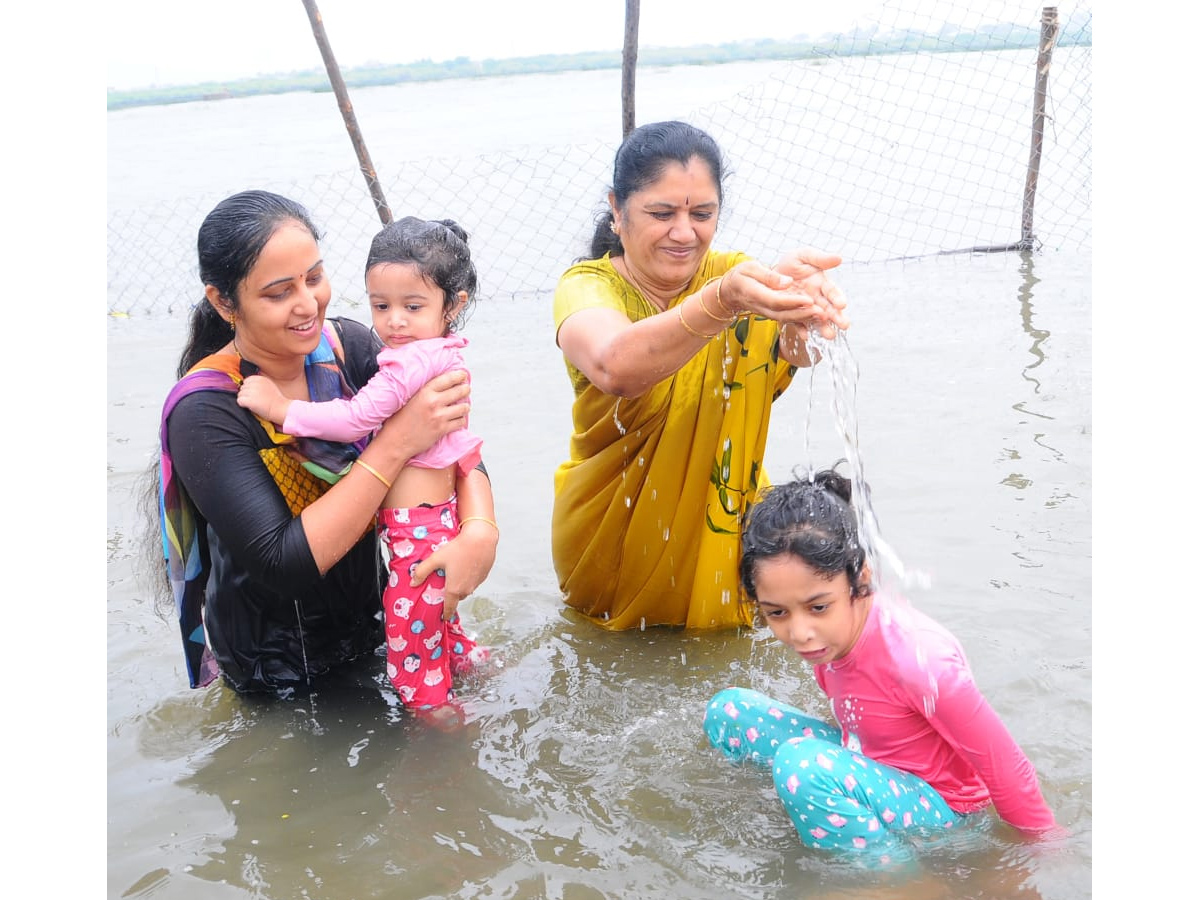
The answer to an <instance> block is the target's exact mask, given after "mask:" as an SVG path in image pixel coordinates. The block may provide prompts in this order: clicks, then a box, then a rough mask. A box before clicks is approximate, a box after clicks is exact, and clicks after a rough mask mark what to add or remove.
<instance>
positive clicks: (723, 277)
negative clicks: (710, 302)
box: [717, 272, 738, 319]
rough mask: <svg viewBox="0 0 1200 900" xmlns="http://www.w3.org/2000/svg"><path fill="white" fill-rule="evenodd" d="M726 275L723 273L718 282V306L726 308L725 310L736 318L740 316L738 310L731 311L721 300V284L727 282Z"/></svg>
mask: <svg viewBox="0 0 1200 900" xmlns="http://www.w3.org/2000/svg"><path fill="white" fill-rule="evenodd" d="M728 274H729V273H728V272H726V273H725V275H728ZM725 275H722V276H721V280H720V281H718V282H717V306H718V307H720V308H721V309H723V310H725V312H727V313H728V314H729V315H731V316H732V317H733V318H735V319H736V318H737V317H738V313H737V312H736V311H731V310H730V309H729V307H728V306H726V305H725V304H724V303H722V302H721V285H722V284H724V282H725Z"/></svg>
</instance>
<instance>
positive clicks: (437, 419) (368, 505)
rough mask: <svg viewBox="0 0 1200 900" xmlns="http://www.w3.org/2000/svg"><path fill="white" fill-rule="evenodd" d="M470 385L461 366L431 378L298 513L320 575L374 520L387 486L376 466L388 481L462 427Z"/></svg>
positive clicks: (343, 553) (467, 405)
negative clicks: (345, 470) (353, 462)
mask: <svg viewBox="0 0 1200 900" xmlns="http://www.w3.org/2000/svg"><path fill="white" fill-rule="evenodd" d="M470 390H471V389H470V386H469V384H468V383H467V373H466V372H465V371H463V370H457V371H453V372H447V373H445V374H443V375H439V376H437V377H436V378H433V379H431V380H430V381H429V383H428V384H426V385H425V386H424V387H423V388H421V390H419V391H418V392H417V393H416V394H414V395H413V397H412V399H411V400H409V402H408V403H406V404H405V405H404V406H403V407H402V408H401V409H400V410H399V412H397V413H396V414H395V415H394V416H392V417H391V418H390V419H388V420H387V421H386V422H385V423H384V424H383V427H382V428H380V430H379V433H378V434H377V435H376V436H375V438H374V439H373V440H372V441H371V443H370V444H368V445H367V448H366V449H365V450H363V452H362V454H361V456H360V457H359V458H360V459H361V460H362V461H363V463H365V465H361V466H360V465H356V466H352V467H351V470H350V472H349V473H348V474H347V475H345V476H344V477H343V478H342V479H341V480H340V481H338V483H337V484H335V485H334V486H333V487H331V488H330V489H329V490H328V491H327V492H326V493H325V494H324V495H323V496H322V497H321V498H320V499H318V500H317V501H316V502H314V503H312V504H311V505H310V506H308V507H307V508H306V509H305V510H304V511H303V512H302V513H301V514H300V519H301V521H302V522H303V524H304V533H305V535H306V537H307V539H308V546H309V549H310V550H311V551H312V557H313V560H314V561H315V562H316V564H317V568H318V569H319V570H320V572H321V574H322V575H323V574H325V573H326V572H328V571H329V569H330V568H332V566H333V565H334V564H335V563H336V562H337V561H338V560H339V559H341V558H342V557H343V556H345V555H346V552H347V551H348V550H349V549H350V548H351V547H353V546H354V545H355V544H356V543H357V542H358V539H359V537H360V536H361V535H362V533H363V531H364V530H366V528H367V526H368V525H370V524H371V522H372V521H373V520H374V518H375V511H376V510H377V509H378V508H379V504H380V503H382V502H383V498H384V496H385V495H386V494H387V491H388V486H387V485H385V484H384V482H383V481H382V480H381V479H380V477H379V476H377V475H376V474H375V472H378V473H380V475H382V477H383V478H385V479H386V480H387V481H388V482H389V483H390V482H392V481H394V480H395V478H396V476H397V475H398V474H399V473H400V470H401V469H402V468H403V467H404V464H405V463H407V462H408V461H409V460H410V459H411V458H412V457H414V456H416V455H417V454H418V453H420V452H421V451H423V450H427V449H428V448H429V447H430V446H432V445H433V443H434V442H435V441H436V440H437V439H438V438H440V437H443V436H444V435H447V434H449V433H450V432H452V431H457V430H458V429H459V428H463V427H464V426H465V425H466V422H467V413H468V411H469V409H470V403H469V402H468V398H469V396H470ZM368 467H369V468H368ZM372 469H374V470H375V472H372V471H371V470H372Z"/></svg>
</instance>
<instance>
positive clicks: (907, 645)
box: [813, 593, 1056, 833]
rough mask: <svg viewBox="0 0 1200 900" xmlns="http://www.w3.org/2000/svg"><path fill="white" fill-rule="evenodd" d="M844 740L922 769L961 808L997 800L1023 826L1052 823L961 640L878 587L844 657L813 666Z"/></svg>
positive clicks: (1034, 828) (1034, 829)
mask: <svg viewBox="0 0 1200 900" xmlns="http://www.w3.org/2000/svg"><path fill="white" fill-rule="evenodd" d="M813 675H815V676H816V680H817V684H818V685H820V687H821V690H823V691H824V692H825V693H826V694H827V695H828V696H829V699H830V703H831V705H832V708H833V713H834V716H836V718H837V721H838V724H839V725H840V726H841V728H842V743H843V745H844V746H846V747H849V748H851V749H854V750H857V751H858V752H861V753H862V754H863V755H864V756H868V757H870V758H871V759H874V760H876V761H877V762H881V763H886V764H887V765H890V766H893V767H895V768H897V769H902V770H904V771H905V772H911V773H913V774H914V775H917V776H918V777H920V778H922V779H924V780H925V781H926V782H927V783H928V784H929V785H930V786H931V787H933V788H934V789H935V790H936V791H937V792H938V793H939V794H941V795H942V797H943V798H944V799H945V800H946V803H947V804H948V805H949V806H950V808H951V809H954V810H956V811H957V812H961V813H969V812H975V811H976V810H979V809H983V808H984V807H986V806H987V805H988V803H989V802H991V803H994V804H995V806H996V812H997V813H999V815H1000V817H1001V818H1002V819H1003V820H1004V821H1006V822H1008V823H1009V824H1010V825H1012V826H1014V827H1015V828H1018V829H1020V830H1022V831H1026V832H1031V833H1038V832H1044V831H1049V830H1051V829H1053V828H1055V827H1056V826H1055V822H1054V814H1053V813H1052V812H1051V811H1050V808H1049V807H1048V806H1047V805H1046V801H1045V800H1044V799H1043V797H1042V792H1041V789H1040V787H1039V786H1038V780H1037V773H1036V772H1035V771H1034V768H1033V765H1032V764H1031V763H1030V762H1029V759H1028V758H1027V757H1026V756H1025V754H1024V752H1023V751H1022V750H1021V748H1020V747H1019V746H1018V745H1017V743H1016V741H1015V740H1013V737H1012V735H1011V734H1009V731H1008V729H1007V728H1006V727H1005V726H1004V723H1003V722H1001V720H1000V717H999V716H998V715H997V714H996V712H995V710H993V709H992V707H991V706H990V705H989V704H988V702H987V700H985V699H984V697H983V695H982V694H981V693H980V692H979V689H978V687H977V686H976V684H975V679H974V678H973V677H972V675H971V670H970V667H969V666H968V664H967V659H966V654H965V653H964V652H963V649H962V646H961V645H960V644H959V642H958V640H957V639H955V637H954V636H953V635H952V634H950V632H949V631H947V630H946V629H945V628H943V627H942V626H941V625H939V624H938V623H937V622H935V621H933V620H932V619H930V618H929V617H928V616H926V615H924V614H923V613H921V612H919V611H918V610H916V609H913V608H912V607H911V606H909V605H908V604H907V603H906V602H904V601H901V600H893V599H889V598H888V597H886V596H885V595H882V594H879V593H877V594H876V595H875V600H874V603H873V604H872V607H871V611H870V613H869V614H868V617H867V622H866V624H865V625H864V626H863V631H862V634H861V636H860V637H859V639H858V642H857V643H856V644H855V645H854V648H853V649H852V650H851V651H850V652H849V653H848V654H847V655H846V656H844V657H843V658H842V659H839V660H837V661H835V662H832V663H822V664H819V665H815V666H813Z"/></svg>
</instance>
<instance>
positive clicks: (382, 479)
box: [354, 457, 392, 491]
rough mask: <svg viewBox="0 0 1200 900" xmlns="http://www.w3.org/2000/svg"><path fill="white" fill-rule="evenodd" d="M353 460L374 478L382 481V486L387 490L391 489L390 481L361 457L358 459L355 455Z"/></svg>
mask: <svg viewBox="0 0 1200 900" xmlns="http://www.w3.org/2000/svg"><path fill="white" fill-rule="evenodd" d="M354 461H355V462H356V463H358V464H359V465H360V466H362V467H363V468H364V469H366V470H367V471H368V472H370V473H371V474H372V475H374V476H375V477H376V478H378V479H379V480H380V481H381V482H383V486H384V487H385V488H387V489H388V490H389V491H390V490H391V489H392V483H391V482H390V481H388V480H387V479H386V478H384V477H383V476H382V475H381V474H380V473H379V471H378V470H377V469H374V468H372V467H371V466H368V465H367V464H366V463H365V462H363V461H362V460H361V459H358V458H357V457H355V459H354Z"/></svg>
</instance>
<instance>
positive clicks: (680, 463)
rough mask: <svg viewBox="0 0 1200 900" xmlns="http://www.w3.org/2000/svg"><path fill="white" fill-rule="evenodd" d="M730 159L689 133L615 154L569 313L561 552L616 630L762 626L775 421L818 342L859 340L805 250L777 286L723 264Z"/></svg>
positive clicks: (791, 257)
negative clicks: (842, 331)
mask: <svg viewBox="0 0 1200 900" xmlns="http://www.w3.org/2000/svg"><path fill="white" fill-rule="evenodd" d="M722 169H723V166H722V162H721V156H720V151H719V149H718V148H717V146H716V144H715V142H714V141H713V140H712V138H711V137H710V136H709V135H708V134H706V133H705V132H703V131H701V130H699V129H697V128H694V127H692V126H690V125H687V124H685V123H682V122H659V123H654V124H651V125H644V126H642V127H640V128H638V129H635V130H634V131H633V132H632V133H631V134H630V135H629V136H628V137H627V138H626V140H625V141H624V142H623V143H622V145H621V147H620V148H619V149H618V151H617V156H616V161H615V163H614V167H613V170H614V171H613V189H612V191H611V192H610V193H609V198H608V199H609V208H608V211H607V213H606V215H605V216H603V217H602V218H601V220H600V221H599V222H598V223H597V229H596V235H595V237H594V238H593V241H592V253H591V257H592V258H590V259H587V260H584V261H580V262H578V263H576V264H575V265H573V266H571V267H570V268H569V269H568V270H567V271H566V272H565V273H564V274H563V276H562V278H561V279H560V280H559V284H558V287H557V289H556V291H555V297H554V319H555V325H556V327H557V329H558V331H557V340H558V345H559V347H560V348H561V350H562V352H563V357H564V360H565V362H566V367H567V372H568V374H569V376H570V378H571V383H572V386H573V388H574V393H575V402H574V406H573V409H572V419H573V423H574V432H573V434H572V436H571V442H570V457H569V459H568V460H567V461H566V462H564V463H563V464H562V465H560V466H559V467H558V470H557V471H556V472H555V476H554V511H553V519H552V524H551V541H552V552H553V558H554V566H555V570H556V572H557V574H558V579H559V586H560V588H561V589H562V591H563V595H564V601H565V602H566V603H567V604H568V605H569V606H571V607H573V608H575V609H577V610H579V611H580V612H582V613H584V614H585V615H587V616H589V617H591V618H592V619H593V621H595V622H597V623H598V624H600V625H603V626H604V627H607V628H614V629H622V628H631V627H645V626H648V625H686V626H688V627H692V628H719V627H730V626H735V625H738V624H742V623H748V620H747V619H746V618H745V612H744V608H745V604H741V603H739V602H738V590H739V588H738V578H737V563H738V555H739V546H738V530H739V528H738V526H739V522H740V519H741V516H742V513H743V512H744V511H745V509H746V507H747V505H748V504H749V503H750V502H752V501H753V500H754V497H755V494H756V492H757V491H758V490H759V489H760V488H762V487H765V486H766V484H767V483H768V481H767V476H766V473H764V472H763V470H762V460H763V454H764V452H765V449H766V440H767V428H768V423H769V421H770V413H771V404H772V402H773V401H774V400H775V398H776V397H778V396H779V394H780V393H781V392H782V391H783V390H784V389H785V388H786V387H787V386H788V385H789V384H790V383H791V380H792V376H793V375H794V374H795V372H796V369H797V368H798V367H802V366H808V365H811V364H812V362H813V360H811V359H810V358H809V355H808V352H807V350H806V342H807V337H808V328H810V327H818V328H820V329H822V331H823V333H825V334H826V335H827V336H831V335H832V334H833V329H835V328H845V327H847V322H846V319H845V317H844V314H843V310H844V309H845V305H846V304H845V300H844V299H843V297H842V295H841V291H840V290H839V289H838V288H837V287H836V286H835V285H834V284H833V283H832V282H831V281H830V280H829V279H828V278H827V277H826V275H825V270H826V269H830V268H833V267H834V266H836V265H838V264H839V263H840V261H841V260H840V258H839V257H837V256H835V255H832V254H828V253H821V252H818V251H814V250H808V249H805V250H797V251H794V252H793V253H790V254H787V255H786V256H785V257H784V258H783V260H781V261H780V262H779V263H777V264H776V265H775V266H774V267H772V268H768V267H766V266H764V265H762V264H761V263H759V262H757V261H755V260H753V259H751V258H750V257H749V256H747V255H745V254H743V253H737V252H732V253H731V252H718V251H713V250H711V249H710V245H711V243H712V239H713V235H714V234H715V231H716V227H717V221H718V217H719V213H720V207H721V201H722V199H723V197H722V188H721V178H722Z"/></svg>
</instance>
